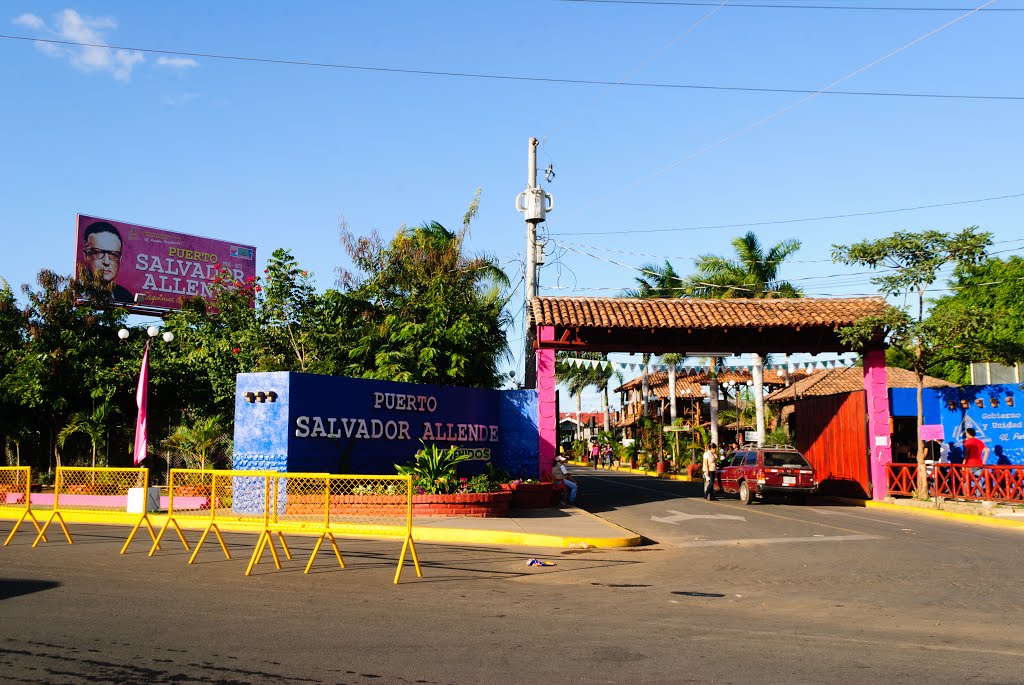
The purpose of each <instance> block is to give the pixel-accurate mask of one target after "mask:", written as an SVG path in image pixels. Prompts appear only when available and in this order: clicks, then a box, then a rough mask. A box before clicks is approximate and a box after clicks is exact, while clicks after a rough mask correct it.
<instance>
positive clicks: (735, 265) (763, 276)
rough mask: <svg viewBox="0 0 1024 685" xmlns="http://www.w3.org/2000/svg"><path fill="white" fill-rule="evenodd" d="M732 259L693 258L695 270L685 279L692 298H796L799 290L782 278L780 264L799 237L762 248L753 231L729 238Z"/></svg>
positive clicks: (794, 247) (796, 248)
mask: <svg viewBox="0 0 1024 685" xmlns="http://www.w3.org/2000/svg"><path fill="white" fill-rule="evenodd" d="M732 248H733V251H734V252H735V256H734V258H732V259H729V258H727V257H719V256H716V255H712V254H704V255H701V256H700V257H698V258H697V263H696V272H695V273H694V274H693V275H692V276H690V277H688V278H687V279H686V289H687V292H689V293H690V295H691V296H692V297H700V298H709V299H721V298H732V297H756V298H762V297H800V296H801V295H802V293H801V291H800V289H799V288H798V287H796V286H794V285H793V284H792V283H790V282H789V281H786V280H783V279H782V278H781V277H780V275H779V273H780V271H781V268H782V263H783V262H784V261H785V260H786V258H787V257H789V256H790V255H791V254H793V253H794V252H796V251H797V250H799V249H800V241H799V240H783V241H782V242H780V243H776V244H775V245H772V246H771V247H770V248H768V249H765V248H764V246H762V245H761V241H760V240H759V239H758V237H757V235H756V234H755V233H754V232H753V231H748V232H747V233H745V234H743V235H741V236H738V237H736V238H733V240H732Z"/></svg>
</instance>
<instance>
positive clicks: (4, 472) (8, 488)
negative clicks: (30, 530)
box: [0, 466, 46, 547]
mask: <svg viewBox="0 0 1024 685" xmlns="http://www.w3.org/2000/svg"><path fill="white" fill-rule="evenodd" d="M31 483H32V470H31V469H30V468H29V467H28V466H3V467H0V509H7V510H11V509H13V510H19V509H23V510H24V511H23V512H22V514H21V518H19V519H18V522H17V523H15V524H14V528H12V529H11V534H10V535H8V536H7V539H6V540H5V541H4V546H5V547H6V546H7V545H8V544H10V542H11V539H12V538H13V537H14V534H15V533H17V532H18V528H20V527H21V524H22V523H24V521H25V519H31V520H32V525H34V526H35V527H36V533H37V534H41V533H42V530H43V529H42V528H41V527H40V525H39V520H38V519H37V518H36V515H35V514H34V513H32V494H31V492H30V490H31ZM43 542H46V536H43Z"/></svg>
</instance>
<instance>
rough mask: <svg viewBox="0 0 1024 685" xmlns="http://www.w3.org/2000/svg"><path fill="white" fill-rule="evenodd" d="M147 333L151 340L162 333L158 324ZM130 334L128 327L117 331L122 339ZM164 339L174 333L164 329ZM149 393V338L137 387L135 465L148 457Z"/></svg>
mask: <svg viewBox="0 0 1024 685" xmlns="http://www.w3.org/2000/svg"><path fill="white" fill-rule="evenodd" d="M146 334H147V335H149V338H150V340H152V339H153V338H155V337H156V336H158V335H160V329H159V328H157V327H156V326H150V327H149V328H147V329H146ZM129 335H130V333H129V331H128V329H127V328H122V329H121V330H119V331H118V332H117V337H118V338H120V339H121V340H127V339H128V336H129ZM162 337H163V340H164V342H165V343H169V342H171V341H172V340H174V333H171V332H170V331H164V334H163V336H162ZM148 395H149V340H147V341H146V349H145V351H144V352H143V353H142V364H141V365H140V366H139V384H138V387H137V388H136V389H135V404H136V406H138V408H139V414H138V417H137V418H136V419H135V447H134V448H133V449H134V454H133V460H134V462H135V465H136V466H138V465H139V464H141V463H142V460H143V459H145V458H146V453H147V450H148V442H147V436H146V404H147V399H148Z"/></svg>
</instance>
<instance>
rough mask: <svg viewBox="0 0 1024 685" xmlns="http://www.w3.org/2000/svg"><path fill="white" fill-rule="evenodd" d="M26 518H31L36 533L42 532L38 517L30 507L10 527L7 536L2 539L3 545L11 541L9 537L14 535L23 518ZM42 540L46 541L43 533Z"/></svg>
mask: <svg viewBox="0 0 1024 685" xmlns="http://www.w3.org/2000/svg"><path fill="white" fill-rule="evenodd" d="M27 518H30V519H32V525H34V526H35V527H36V533H37V534H38V533H41V532H42V530H43V529H42V527H41V526H40V525H39V519H37V518H36V515H35V514H33V513H32V510H31V509H26V510H25V513H23V514H22V515H21V518H20V519H18V522H17V523H15V524H14V528H12V529H11V534H10V535H8V536H7V539H6V540H4V547H6V546H7V545H9V544H10V543H11V539H12V538H13V537H14V534H15V533H17V532H18V528H20V527H21V524H22V523H24V521H25V519H27ZM43 542H47V539H46V536H45V535H44V536H43ZM33 546H34V545H33Z"/></svg>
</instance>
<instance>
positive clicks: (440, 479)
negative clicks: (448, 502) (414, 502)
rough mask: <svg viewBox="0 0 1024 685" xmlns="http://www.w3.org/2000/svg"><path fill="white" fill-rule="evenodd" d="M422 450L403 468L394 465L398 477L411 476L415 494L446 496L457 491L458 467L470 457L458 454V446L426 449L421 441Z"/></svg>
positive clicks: (431, 446)
mask: <svg viewBox="0 0 1024 685" xmlns="http://www.w3.org/2000/svg"><path fill="white" fill-rule="evenodd" d="M420 444H422V445H423V448H422V449H420V450H418V451H417V452H416V454H414V455H413V458H412V461H410V462H409V463H408V464H407V465H405V466H399V465H398V464H395V470H396V471H397V472H398V475H400V476H412V478H413V487H414V488H415V489H416V491H417V492H422V493H425V494H431V495H448V494H452V493H454V492H456V491H457V490H458V485H459V481H458V471H457V469H458V465H459V464H461V463H462V462H464V461H469V459H470V458H471V455H469V454H458V451H459V447H458V445H452V446H451V447H449V448H448V449H439V448H438V446H437V445H434V444H432V445H430V447H427V445H426V443H424V442H423V441H422V440H421V441H420Z"/></svg>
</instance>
